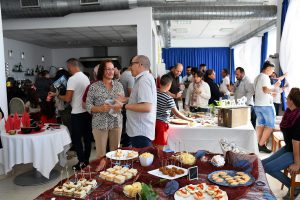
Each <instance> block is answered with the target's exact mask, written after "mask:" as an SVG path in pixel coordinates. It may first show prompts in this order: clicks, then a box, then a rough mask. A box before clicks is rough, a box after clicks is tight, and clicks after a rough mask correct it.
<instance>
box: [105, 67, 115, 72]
mask: <svg viewBox="0 0 300 200" xmlns="http://www.w3.org/2000/svg"><path fill="white" fill-rule="evenodd" d="M105 71H111V72H112V71H115V69H114V68H112V69H105Z"/></svg>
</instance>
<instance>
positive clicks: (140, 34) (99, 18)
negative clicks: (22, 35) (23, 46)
mask: <svg viewBox="0 0 300 200" xmlns="http://www.w3.org/2000/svg"><path fill="white" fill-rule="evenodd" d="M151 23H152V8H150V7H147V8H134V9H130V10H118V11H103V12H87V13H73V14H70V15H67V16H64V17H51V18H27V19H7V20H5V21H4V22H3V29H4V30H20V29H43V28H47V29H48V28H66V27H87V26H89V27H94V26H119V25H137V52H138V54H143V55H146V56H148V57H149V59H150V60H152V53H153V52H152V31H151V30H152V27H151Z"/></svg>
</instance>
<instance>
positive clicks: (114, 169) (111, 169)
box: [106, 168, 117, 173]
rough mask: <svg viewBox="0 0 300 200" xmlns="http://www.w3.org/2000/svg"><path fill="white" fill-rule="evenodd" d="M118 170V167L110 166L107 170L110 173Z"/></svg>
mask: <svg viewBox="0 0 300 200" xmlns="http://www.w3.org/2000/svg"><path fill="white" fill-rule="evenodd" d="M116 170H117V169H116V168H108V169H107V170H106V171H107V172H109V173H114V172H115V171H116Z"/></svg>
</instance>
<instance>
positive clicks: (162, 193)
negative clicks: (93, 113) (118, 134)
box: [40, 147, 270, 200]
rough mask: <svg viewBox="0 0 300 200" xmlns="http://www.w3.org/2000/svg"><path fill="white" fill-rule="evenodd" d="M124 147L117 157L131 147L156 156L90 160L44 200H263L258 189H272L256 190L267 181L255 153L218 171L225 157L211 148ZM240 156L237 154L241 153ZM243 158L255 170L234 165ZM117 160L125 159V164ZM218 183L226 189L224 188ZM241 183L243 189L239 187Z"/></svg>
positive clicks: (232, 160) (234, 159)
mask: <svg viewBox="0 0 300 200" xmlns="http://www.w3.org/2000/svg"><path fill="white" fill-rule="evenodd" d="M121 150H123V151H118V152H116V151H115V152H114V154H113V155H116V154H117V153H118V155H121V156H123V153H125V152H126V151H135V152H137V153H139V155H140V156H139V158H153V162H152V163H151V164H149V165H148V166H147V167H143V166H142V165H141V162H139V159H131V160H130V162H129V163H128V162H127V161H125V162H124V161H118V160H114V159H111V158H109V157H103V158H101V159H100V160H96V161H92V162H91V163H90V165H91V170H90V169H89V168H88V167H87V168H84V169H83V170H82V172H81V173H78V174H76V173H75V175H74V176H72V177H70V178H68V179H67V180H64V181H62V182H61V183H59V184H57V185H56V186H55V187H54V188H52V189H51V190H49V191H46V192H44V193H43V194H42V195H41V198H40V199H51V197H53V196H54V197H55V196H57V195H58V196H63V198H64V199H71V198H85V199H88V200H91V199H118V200H126V199H129V198H138V199H147V196H148V197H149V196H151V197H153V198H151V199H156V197H160V198H163V199H173V198H174V199H176V200H189V199H191V200H192V199H193V200H194V199H196V200H197V199H201V200H210V199H212V200H215V199H218V200H222V199H238V198H240V197H244V199H252V198H253V191H254V193H255V196H254V198H257V199H263V198H262V197H263V196H261V195H257V194H256V193H257V192H255V191H263V192H265V191H268V192H270V190H268V185H267V186H266V187H265V186H263V187H262V186H260V188H256V187H258V186H256V184H253V183H254V182H255V181H256V179H257V181H265V180H264V179H261V175H260V173H261V172H259V174H258V171H257V170H259V169H260V168H258V165H257V163H256V162H260V161H259V159H257V158H256V159H254V160H253V158H254V157H255V155H240V154H234V153H233V152H228V157H227V159H226V162H225V163H223V165H222V166H220V170H219V171H215V169H216V167H214V166H213V165H212V162H211V160H216V161H217V160H218V158H220V157H222V156H221V155H216V154H212V153H209V152H207V151H197V153H195V154H193V153H188V152H180V153H167V152H163V151H161V150H159V149H156V148H154V147H148V148H143V149H136V148H133V149H131V148H124V149H121ZM199 152H205V156H202V157H199ZM127 153H128V152H127ZM194 155H195V156H194ZM201 155H202V154H201ZM236 155H238V156H237V157H236ZM241 156H242V157H241ZM253 156H254V157H253ZM203 157H206V158H207V159H208V161H210V162H207V161H203V160H202V158H203ZM239 159H243V160H245V159H246V160H247V161H248V162H249V164H251V172H248V171H247V170H249V169H250V168H249V167H248V165H247V166H246V165H244V166H245V167H246V168H243V169H242V168H241V167H236V165H235V163H236V162H238V161H239ZM132 161H133V162H132ZM227 161H228V162H227ZM116 163H121V165H117V164H116ZM132 163H133V165H131V166H130V167H133V166H134V168H130V167H128V165H130V164H132ZM100 164H101V165H102V166H103V167H102V168H101V170H100V172H95V170H96V169H97V168H98V166H99V165H100ZM188 165H190V166H188ZM249 166H250V165H249ZM191 168H197V171H198V178H197V179H193V180H192V179H189V178H188V177H187V174H188V169H191ZM246 171H247V173H246ZM89 172H90V173H89ZM250 173H251V174H250ZM86 174H90V177H87V176H86ZM263 175H264V174H263ZM95 182H96V184H95ZM236 183H238V185H236ZM217 185H221V186H225V187H221V189H220V188H219V186H217ZM93 186H94V187H93ZM95 186H96V187H95ZM98 186H99V187H98ZM182 186H184V187H182ZM180 187H181V188H180ZM236 187H243V188H239V189H238V190H237V189H236ZM252 187H254V188H255V189H254V190H253V191H252V192H251V193H249V195H250V196H247V195H248V192H249V191H250V190H251V188H252ZM258 189H259V190H258ZM49 192H50V193H49ZM251 195H252V196H251Z"/></svg>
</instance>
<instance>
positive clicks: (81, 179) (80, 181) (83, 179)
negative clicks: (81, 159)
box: [77, 178, 86, 185]
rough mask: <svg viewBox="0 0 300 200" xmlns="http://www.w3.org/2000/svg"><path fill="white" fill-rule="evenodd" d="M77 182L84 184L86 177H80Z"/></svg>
mask: <svg viewBox="0 0 300 200" xmlns="http://www.w3.org/2000/svg"><path fill="white" fill-rule="evenodd" d="M77 182H78V183H80V184H81V185H82V184H84V183H85V182H86V179H85V178H80V179H79V180H78V181H77Z"/></svg>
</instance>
